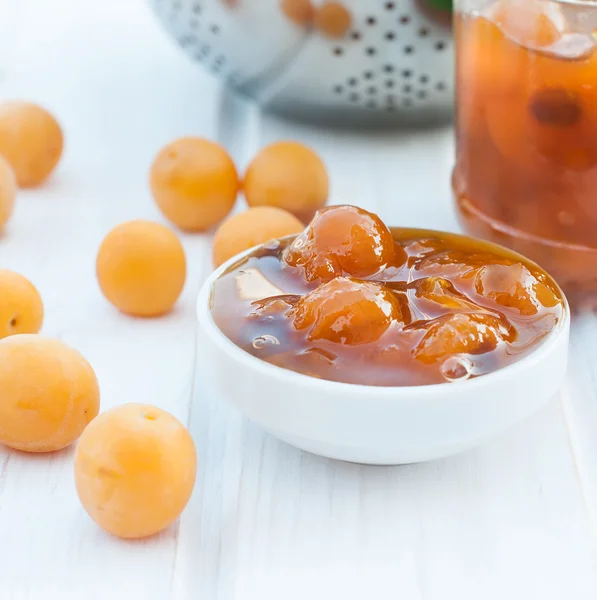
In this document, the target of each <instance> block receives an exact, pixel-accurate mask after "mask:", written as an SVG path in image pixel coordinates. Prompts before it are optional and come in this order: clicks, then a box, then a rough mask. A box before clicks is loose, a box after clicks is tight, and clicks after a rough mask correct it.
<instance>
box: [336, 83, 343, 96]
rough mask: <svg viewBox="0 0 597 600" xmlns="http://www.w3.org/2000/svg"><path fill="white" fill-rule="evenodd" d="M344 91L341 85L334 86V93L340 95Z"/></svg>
mask: <svg viewBox="0 0 597 600" xmlns="http://www.w3.org/2000/svg"><path fill="white" fill-rule="evenodd" d="M343 91H344V88H343V87H342V86H341V85H335V86H334V93H336V94H341V93H342V92H343Z"/></svg>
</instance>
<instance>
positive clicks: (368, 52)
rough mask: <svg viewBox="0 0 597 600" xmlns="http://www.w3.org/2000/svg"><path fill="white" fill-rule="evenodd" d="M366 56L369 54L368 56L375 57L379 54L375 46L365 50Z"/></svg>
mask: <svg viewBox="0 0 597 600" xmlns="http://www.w3.org/2000/svg"><path fill="white" fill-rule="evenodd" d="M365 54H367V56H375V55H376V54H377V48H375V47H374V46H369V47H368V48H367V49H366V50H365Z"/></svg>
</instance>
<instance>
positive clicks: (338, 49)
mask: <svg viewBox="0 0 597 600" xmlns="http://www.w3.org/2000/svg"><path fill="white" fill-rule="evenodd" d="M333 52H334V55H335V56H342V55H343V54H344V49H343V48H342V47H341V46H336V47H335V48H334V50H333Z"/></svg>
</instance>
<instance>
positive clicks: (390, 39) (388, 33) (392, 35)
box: [385, 31, 396, 42]
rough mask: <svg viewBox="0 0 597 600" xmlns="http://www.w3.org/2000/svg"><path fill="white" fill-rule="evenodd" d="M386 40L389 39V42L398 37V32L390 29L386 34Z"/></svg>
mask: <svg viewBox="0 0 597 600" xmlns="http://www.w3.org/2000/svg"><path fill="white" fill-rule="evenodd" d="M385 38H386V40H388V42H392V41H394V40H395V39H396V34H395V33H394V32H393V31H388V32H387V33H386V35H385Z"/></svg>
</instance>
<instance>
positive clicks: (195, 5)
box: [193, 3, 201, 15]
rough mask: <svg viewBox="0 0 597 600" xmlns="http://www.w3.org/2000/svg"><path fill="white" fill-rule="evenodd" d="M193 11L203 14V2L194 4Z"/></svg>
mask: <svg viewBox="0 0 597 600" xmlns="http://www.w3.org/2000/svg"><path fill="white" fill-rule="evenodd" d="M193 13H195V14H196V15H200V14H201V4H198V3H197V4H193Z"/></svg>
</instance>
